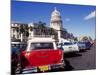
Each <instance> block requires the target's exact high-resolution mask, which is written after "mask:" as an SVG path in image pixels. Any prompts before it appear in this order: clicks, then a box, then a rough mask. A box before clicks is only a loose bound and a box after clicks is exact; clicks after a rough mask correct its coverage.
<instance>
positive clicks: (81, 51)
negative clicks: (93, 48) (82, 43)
mask: <svg viewBox="0 0 100 75" xmlns="http://www.w3.org/2000/svg"><path fill="white" fill-rule="evenodd" d="M79 52H80V53H83V52H87V50H80V51H79Z"/></svg>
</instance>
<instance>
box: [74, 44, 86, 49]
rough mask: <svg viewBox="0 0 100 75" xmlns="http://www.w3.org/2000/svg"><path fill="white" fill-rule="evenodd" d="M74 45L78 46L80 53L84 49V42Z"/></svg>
mask: <svg viewBox="0 0 100 75" xmlns="http://www.w3.org/2000/svg"><path fill="white" fill-rule="evenodd" d="M76 44H77V45H78V47H79V50H80V51H82V50H85V49H86V45H85V43H84V42H76Z"/></svg>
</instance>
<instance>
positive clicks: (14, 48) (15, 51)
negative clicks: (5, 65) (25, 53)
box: [11, 42, 26, 74]
mask: <svg viewBox="0 0 100 75" xmlns="http://www.w3.org/2000/svg"><path fill="white" fill-rule="evenodd" d="M25 48H26V44H25V43H21V42H11V73H12V74H15V72H16V69H17V66H18V63H19V54H20V50H24V49H25Z"/></svg>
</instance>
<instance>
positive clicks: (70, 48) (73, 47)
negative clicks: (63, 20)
mask: <svg viewBox="0 0 100 75" xmlns="http://www.w3.org/2000/svg"><path fill="white" fill-rule="evenodd" d="M58 47H59V48H61V49H62V50H64V53H71V52H79V47H78V45H77V44H75V43H72V42H63V43H60V44H59V45H58Z"/></svg>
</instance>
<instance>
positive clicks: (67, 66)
mask: <svg viewBox="0 0 100 75" xmlns="http://www.w3.org/2000/svg"><path fill="white" fill-rule="evenodd" d="M65 64H66V65H65V67H64V68H63V69H62V68H59V69H55V70H50V71H48V72H61V71H71V70H73V69H74V68H73V67H72V66H71V65H70V62H69V61H68V60H65Z"/></svg>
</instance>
